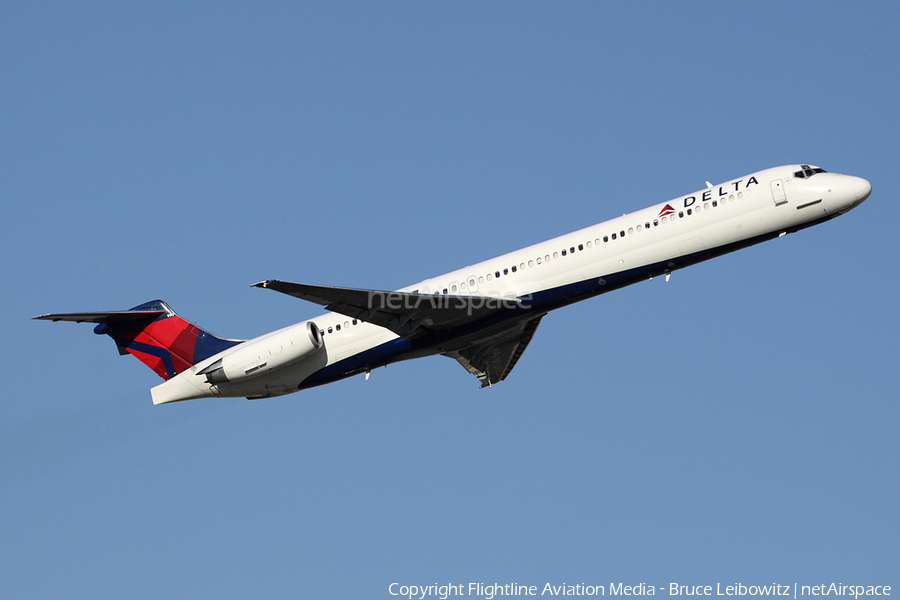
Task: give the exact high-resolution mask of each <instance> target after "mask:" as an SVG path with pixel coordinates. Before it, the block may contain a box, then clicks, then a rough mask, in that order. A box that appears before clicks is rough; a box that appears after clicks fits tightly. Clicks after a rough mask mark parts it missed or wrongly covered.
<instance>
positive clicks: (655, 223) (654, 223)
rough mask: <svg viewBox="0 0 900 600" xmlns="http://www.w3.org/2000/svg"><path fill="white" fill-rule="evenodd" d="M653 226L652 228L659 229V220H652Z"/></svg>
mask: <svg viewBox="0 0 900 600" xmlns="http://www.w3.org/2000/svg"><path fill="white" fill-rule="evenodd" d="M653 226H654V227H659V219H654V220H653Z"/></svg>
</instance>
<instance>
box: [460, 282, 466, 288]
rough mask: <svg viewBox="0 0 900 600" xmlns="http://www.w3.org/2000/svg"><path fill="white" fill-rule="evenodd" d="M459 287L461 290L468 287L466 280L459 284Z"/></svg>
mask: <svg viewBox="0 0 900 600" xmlns="http://www.w3.org/2000/svg"><path fill="white" fill-rule="evenodd" d="M459 289H461V290H464V289H466V282H465V281H463V282H462V283H461V284H459Z"/></svg>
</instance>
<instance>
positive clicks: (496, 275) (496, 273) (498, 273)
mask: <svg viewBox="0 0 900 600" xmlns="http://www.w3.org/2000/svg"><path fill="white" fill-rule="evenodd" d="M503 274H504V275H506V269H503ZM494 277H500V271H497V272H495V273H494Z"/></svg>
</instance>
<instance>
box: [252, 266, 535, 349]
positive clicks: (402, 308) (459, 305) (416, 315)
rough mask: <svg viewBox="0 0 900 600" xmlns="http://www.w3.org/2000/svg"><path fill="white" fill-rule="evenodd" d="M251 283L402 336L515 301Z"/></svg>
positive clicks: (470, 318)
mask: <svg viewBox="0 0 900 600" xmlns="http://www.w3.org/2000/svg"><path fill="white" fill-rule="evenodd" d="M252 287H258V288H266V289H270V290H275V291H276V292H281V293H282V294H288V295H289V296H294V297H295V298H300V299H302V300H308V301H310V302H314V303H316V304H320V305H322V306H324V307H325V308H326V309H328V310H330V311H332V312H336V313H341V314H342V315H347V316H349V317H353V318H356V319H360V320H362V321H365V322H367V323H372V324H374V325H379V326H381V327H384V328H386V329H389V330H391V331H393V332H394V333H396V334H397V335H399V336H401V337H404V338H406V339H413V338H416V337H419V336H421V335H424V334H429V333H436V332H441V331H446V330H448V329H453V328H454V327H458V326H460V325H465V324H466V323H471V322H473V321H477V320H479V319H482V318H484V317H487V316H489V315H491V314H493V313H495V312H499V311H500V310H503V309H504V308H514V307H517V306H518V305H519V300H518V299H517V298H491V297H487V296H444V295H441V294H433V295H432V294H418V293H409V292H386V291H380V290H362V289H355V288H342V287H331V286H324V285H310V284H307V283H291V282H289V281H278V280H277V279H270V280H268V281H261V282H259V283H254V284H253V286H252Z"/></svg>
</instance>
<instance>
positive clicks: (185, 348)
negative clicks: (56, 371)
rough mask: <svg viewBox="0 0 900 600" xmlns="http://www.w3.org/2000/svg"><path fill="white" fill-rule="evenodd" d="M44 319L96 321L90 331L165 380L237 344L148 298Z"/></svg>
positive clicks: (160, 302) (43, 316)
mask: <svg viewBox="0 0 900 600" xmlns="http://www.w3.org/2000/svg"><path fill="white" fill-rule="evenodd" d="M38 318H40V319H44V320H48V321H75V322H78V323H82V322H88V323H97V326H96V327H95V328H94V333H96V334H105V335H108V336H109V337H111V338H112V339H113V340H115V342H116V346H118V348H119V354H132V355H134V356H135V357H136V358H137V359H138V360H140V361H141V362H142V363H144V364H145V365H147V366H148V367H150V368H151V369H153V370H154V371H155V372H156V374H157V375H159V376H160V377H162V378H163V379H165V380H169V379H171V378H172V377H175V376H176V375H178V374H179V373H181V372H182V371H185V370H187V369H188V368H189V367H191V365H195V364H197V363H198V362H200V361H202V360H205V359H207V358H209V357H210V356H212V355H214V354H218V353H219V352H221V351H223V350H227V349H228V348H231V347H232V346H236V345H238V344H240V343H241V342H242V341H243V340H227V339H223V338H220V337H216V336H214V335H213V334H211V333H209V332H207V331H204V330H203V329H200V328H199V327H197V326H196V325H193V324H191V323H188V322H187V321H185V320H184V319H182V318H181V317H179V316H178V315H177V314H175V311H174V310H172V309H171V308H170V307H169V305H168V304H166V303H165V302H163V301H162V300H152V301H150V302H146V303H144V304H141V305H140V306H135V307H134V308H132V309H131V310H121V311H110V312H93V313H68V314H54V315H42V316H41V317H38Z"/></svg>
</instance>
